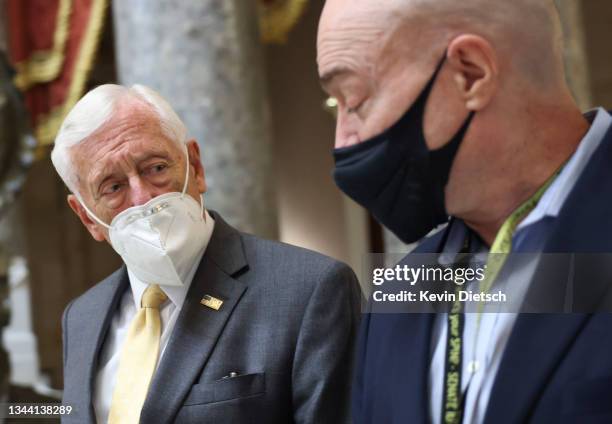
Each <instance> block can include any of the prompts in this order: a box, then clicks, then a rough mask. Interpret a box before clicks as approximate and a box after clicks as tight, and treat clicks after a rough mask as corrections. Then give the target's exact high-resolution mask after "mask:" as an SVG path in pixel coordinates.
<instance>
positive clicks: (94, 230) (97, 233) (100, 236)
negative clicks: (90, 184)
mask: <svg viewBox="0 0 612 424" xmlns="http://www.w3.org/2000/svg"><path fill="white" fill-rule="evenodd" d="M67 200H68V204H69V205H70V209H72V210H73V211H74V213H75V214H77V216H78V217H79V219H80V220H81V222H82V223H83V225H84V226H85V228H87V231H89V234H91V236H92V237H93V238H94V240H96V241H104V240H106V237H104V232H103V230H101V229H100V225H99V224H98V223H97V222H95V221H94V220H93V219H91V218H90V217H89V215H87V211H86V210H85V208H83V206H82V205H81V202H79V199H77V197H76V196H75V195H74V194H69V195H68V198H67Z"/></svg>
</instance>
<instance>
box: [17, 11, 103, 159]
mask: <svg viewBox="0 0 612 424" xmlns="http://www.w3.org/2000/svg"><path fill="white" fill-rule="evenodd" d="M107 1H108V0H7V2H6V5H7V11H6V12H7V17H8V36H9V55H10V58H11V62H12V65H13V67H14V68H15V70H16V72H17V73H16V75H15V84H16V85H17V87H18V88H19V89H20V90H21V91H22V92H23V94H24V100H25V104H26V107H27V109H28V112H29V113H30V118H31V121H32V128H33V131H34V135H35V137H36V139H37V141H38V143H39V146H40V152H44V146H47V145H49V144H51V143H53V140H54V138H55V136H56V134H57V131H58V129H59V126H60V124H61V122H62V120H63V119H64V117H65V116H66V114H67V113H68V111H69V110H70V108H71V107H72V106H74V104H75V103H76V102H77V101H78V99H79V98H80V97H81V95H82V94H83V90H84V88H85V83H86V80H87V75H88V73H89V70H90V69H91V66H92V63H93V59H94V56H95V51H96V47H97V45H98V41H99V38H100V33H101V31H102V25H103V22H104V13H105V10H106V6H107Z"/></svg>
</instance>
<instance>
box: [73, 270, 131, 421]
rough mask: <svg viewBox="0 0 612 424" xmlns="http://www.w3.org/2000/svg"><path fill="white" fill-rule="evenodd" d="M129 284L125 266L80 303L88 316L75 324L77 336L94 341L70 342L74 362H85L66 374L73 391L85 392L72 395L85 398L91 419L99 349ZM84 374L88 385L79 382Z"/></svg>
mask: <svg viewBox="0 0 612 424" xmlns="http://www.w3.org/2000/svg"><path fill="white" fill-rule="evenodd" d="M128 284H129V281H128V277H127V272H126V269H125V267H122V268H121V269H119V270H118V271H117V272H115V273H114V274H112V275H111V276H110V277H109V278H108V279H107V280H106V281H105V282H103V283H101V284H100V285H99V286H98V287H97V288H96V289H97V293H96V294H95V296H91V297H90V299H92V300H91V303H90V304H89V305H82V306H80V307H81V309H82V310H84V311H87V312H86V314H83V316H84V317H86V319H83V320H80V322H77V323H75V324H74V325H75V326H77V328H79V329H80V331H79V332H77V334H76V337H77V339H79V338H82V339H85V340H86V339H90V337H93V343H79V342H76V343H73V344H71V345H70V349H71V350H70V355H71V356H74V358H75V359H72V358H71V364H76V365H79V364H83V365H82V368H80V367H76V368H74V369H68V370H66V374H67V375H70V381H72V384H70V386H66V389H67V390H72V388H74V389H75V390H77V391H79V392H81V391H83V390H84V391H85V393H84V394H82V393H81V394H79V393H73V394H72V395H71V396H70V398H72V399H79V398H80V399H83V397H84V401H85V405H86V406H87V408H88V418H89V420H90V421H91V422H95V419H94V413H93V403H92V393H93V385H94V381H95V377H96V374H95V370H97V369H98V366H97V364H98V356H99V353H100V348H101V346H102V343H103V341H104V338H105V337H106V332H107V331H108V327H109V325H110V322H111V319H112V317H113V315H114V313H115V310H116V309H117V304H118V302H119V300H120V299H121V296H122V294H123V292H124V291H125V289H126V287H127V286H128ZM71 337H72V335H71ZM68 373H69V374H68ZM83 376H85V378H86V379H87V380H86V381H87V384H86V385H83V384H79V382H80V381H82V379H83ZM67 380H68V379H67Z"/></svg>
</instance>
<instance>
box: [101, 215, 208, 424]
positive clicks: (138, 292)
mask: <svg viewBox="0 0 612 424" xmlns="http://www.w3.org/2000/svg"><path fill="white" fill-rule="evenodd" d="M204 217H205V221H206V226H205V232H204V234H201V235H200V237H201V242H202V245H201V249H200V253H199V255H198V256H197V257H196V260H195V262H194V263H193V265H192V267H191V270H190V271H189V273H188V274H187V276H186V278H185V281H184V282H183V283H184V284H183V285H182V286H180V287H176V286H161V285H160V288H161V289H162V290H163V291H164V293H166V295H167V296H168V299H169V301H168V302H166V303H165V304H164V305H163V306H162V307H161V309H160V315H161V339H160V346H159V358H158V361H157V364H158V365H159V363H160V361H161V357H162V356H163V354H164V351H165V349H166V345H167V344H168V339H169V338H170V335H171V334H172V330H173V329H174V325H175V323H176V319H177V318H178V316H179V313H180V311H181V308H182V307H183V302H184V301H185V297H186V296H187V291H188V290H189V287H190V286H191V282H192V280H193V277H194V275H195V272H196V270H197V269H198V265H200V261H201V260H202V256H204V252H205V251H206V247H207V246H208V242H209V241H210V237H211V235H212V232H213V229H214V225H215V221H214V220H213V219H212V217H211V216H210V215H209V214H208V212H207V211H206V210H205V211H204ZM128 277H129V280H130V289H131V290H126V291H125V294H124V295H123V297H122V298H121V301H120V304H119V307H118V309H117V311H116V312H115V315H114V316H113V318H112V321H111V323H110V326H109V328H108V332H107V334H106V339H105V341H104V344H103V345H102V350H101V353H100V356H99V361H98V372H97V375H96V379H95V386H94V393H93V404H94V411H95V414H96V421H97V422H98V423H106V422H107V421H108V413H109V410H110V405H111V400H112V397H113V390H114V387H115V382H116V380H117V372H118V370H119V360H120V359H121V350H122V347H123V342H124V340H125V337H126V335H127V332H128V330H129V328H130V324H131V323H132V319H133V318H134V316H135V315H136V313H137V312H138V310H139V309H140V300H141V299H142V295H143V293H144V291H145V289H146V288H147V287H148V284H147V283H145V282H143V281H140V280H139V279H138V278H136V276H135V275H134V274H133V273H132V272H131V271H130V270H129V268H128Z"/></svg>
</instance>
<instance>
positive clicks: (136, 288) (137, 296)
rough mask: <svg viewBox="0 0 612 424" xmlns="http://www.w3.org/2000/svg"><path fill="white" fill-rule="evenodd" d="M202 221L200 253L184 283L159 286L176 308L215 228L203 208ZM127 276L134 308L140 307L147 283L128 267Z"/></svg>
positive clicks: (182, 300) (183, 298)
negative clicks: (203, 227) (203, 226)
mask: <svg viewBox="0 0 612 424" xmlns="http://www.w3.org/2000/svg"><path fill="white" fill-rule="evenodd" d="M204 222H205V230H204V234H203V235H202V247H201V249H200V253H199V254H198V256H197V257H196V260H195V261H194V263H193V265H192V266H191V270H190V271H189V273H188V274H187V278H186V279H185V281H184V282H183V283H184V284H183V285H182V286H180V287H177V286H163V285H160V286H159V287H160V288H161V289H162V291H163V292H164V293H166V295H167V296H168V299H170V301H171V302H172V303H173V304H174V306H176V307H177V308H179V309H180V308H181V307H182V306H183V303H184V302H185V297H187V291H189V287H190V286H191V282H192V281H193V277H194V275H195V273H196V271H197V269H198V266H199V265H200V262H201V260H202V256H204V253H205V252H206V247H207V246H208V242H209V241H210V238H211V236H212V233H213V230H214V228H215V220H214V219H212V217H211V216H210V215H209V213H208V211H207V210H206V209H205V210H204ZM127 272H128V277H129V279H130V287H131V289H132V297H133V298H134V304H135V305H136V309H140V301H141V300H142V295H143V294H144V291H145V290H146V289H147V287H148V284H146V283H144V282H143V281H141V280H139V279H138V278H137V277H136V276H135V275H134V274H133V273H132V272H131V271H130V269H129V268H128V271H127Z"/></svg>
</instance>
